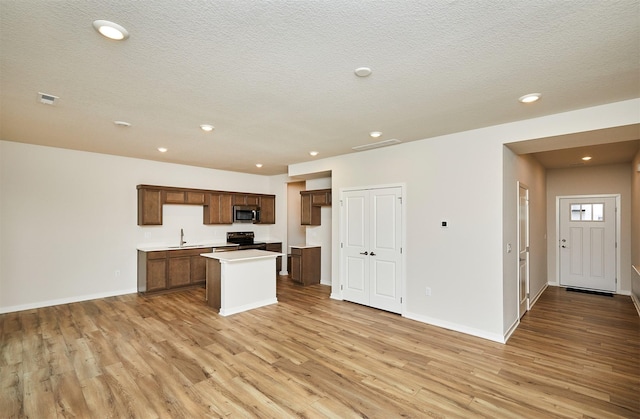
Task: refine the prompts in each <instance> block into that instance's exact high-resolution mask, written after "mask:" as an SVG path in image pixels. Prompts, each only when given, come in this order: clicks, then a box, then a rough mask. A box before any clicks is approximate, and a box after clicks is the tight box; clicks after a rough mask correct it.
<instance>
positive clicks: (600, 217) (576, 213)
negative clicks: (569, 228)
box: [570, 203, 604, 221]
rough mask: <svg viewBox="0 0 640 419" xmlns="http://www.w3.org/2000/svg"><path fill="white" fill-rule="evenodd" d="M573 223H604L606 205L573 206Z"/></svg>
mask: <svg viewBox="0 0 640 419" xmlns="http://www.w3.org/2000/svg"><path fill="white" fill-rule="evenodd" d="M570 220H571V221H604V204H601V203H594V204H571V218H570Z"/></svg>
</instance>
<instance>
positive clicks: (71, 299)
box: [0, 288, 138, 314]
mask: <svg viewBox="0 0 640 419" xmlns="http://www.w3.org/2000/svg"><path fill="white" fill-rule="evenodd" d="M137 292H138V289H137V288H132V289H127V290H120V291H112V292H104V293H97V294H87V295H82V296H75V297H68V298H59V299H57V300H47V301H40V302H37V303H29V304H22V305H17V306H9V307H0V314H4V313H13V312H14V311H24V310H32V309H34V308H43V307H51V306H59V305H63V304H71V303H79V302H82V301H89V300H98V299H100V298H108V297H117V296H120V295H126V294H135V293H137Z"/></svg>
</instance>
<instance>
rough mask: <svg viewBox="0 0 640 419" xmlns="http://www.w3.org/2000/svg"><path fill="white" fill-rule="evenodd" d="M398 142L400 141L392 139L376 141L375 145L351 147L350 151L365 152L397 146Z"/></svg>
mask: <svg viewBox="0 0 640 419" xmlns="http://www.w3.org/2000/svg"><path fill="white" fill-rule="evenodd" d="M400 142H402V141H400V140H396V139H395V138H394V139H392V140H383V141H378V142H377V143H371V144H364V145H358V146H355V147H351V149H352V150H355V151H365V150H371V149H373V148H380V147H386V146H388V145H393V144H398V143H400Z"/></svg>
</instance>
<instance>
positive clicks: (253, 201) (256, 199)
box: [245, 195, 260, 206]
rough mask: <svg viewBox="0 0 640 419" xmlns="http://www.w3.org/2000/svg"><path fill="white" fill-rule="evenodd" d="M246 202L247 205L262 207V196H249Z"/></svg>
mask: <svg viewBox="0 0 640 419" xmlns="http://www.w3.org/2000/svg"><path fill="white" fill-rule="evenodd" d="M245 202H246V204H247V205H255V206H259V205H260V195H247V197H246V198H245Z"/></svg>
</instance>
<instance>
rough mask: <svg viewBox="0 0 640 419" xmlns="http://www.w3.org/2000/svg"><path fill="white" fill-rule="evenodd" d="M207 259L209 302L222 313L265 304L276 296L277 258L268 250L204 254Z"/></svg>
mask: <svg viewBox="0 0 640 419" xmlns="http://www.w3.org/2000/svg"><path fill="white" fill-rule="evenodd" d="M200 256H203V257H205V258H206V259H207V267H206V270H207V274H206V276H207V279H206V284H207V292H206V298H207V304H208V305H209V306H211V307H213V308H216V309H218V310H219V314H220V315H221V316H229V315H231V314H235V313H240V312H242V311H246V310H251V309H254V308H258V307H263V306H266V305H270V304H275V303H277V302H278V299H277V298H276V273H275V266H276V258H277V257H278V256H284V255H283V254H282V253H276V252H267V251H264V250H255V249H250V250H238V251H233V252H213V253H202V254H201V255H200Z"/></svg>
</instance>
